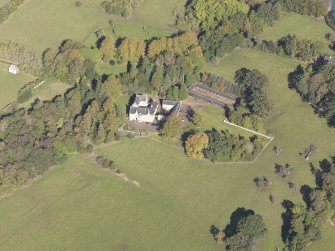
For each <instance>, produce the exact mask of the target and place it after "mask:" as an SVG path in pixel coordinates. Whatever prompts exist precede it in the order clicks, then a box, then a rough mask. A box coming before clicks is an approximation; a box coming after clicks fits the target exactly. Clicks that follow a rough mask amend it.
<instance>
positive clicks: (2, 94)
mask: <svg viewBox="0 0 335 251" xmlns="http://www.w3.org/2000/svg"><path fill="white" fill-rule="evenodd" d="M34 79H35V78H34V77H33V76H30V75H28V74H25V73H22V72H21V73H20V74H18V75H13V74H10V73H9V72H8V65H6V64H0V109H2V108H4V107H5V106H6V105H8V104H9V103H11V102H13V101H16V98H17V92H18V90H20V89H21V88H22V87H23V86H24V85H25V84H28V83H29V82H30V81H33V80H34Z"/></svg>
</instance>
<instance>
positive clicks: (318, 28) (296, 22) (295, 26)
mask: <svg viewBox="0 0 335 251" xmlns="http://www.w3.org/2000/svg"><path fill="white" fill-rule="evenodd" d="M327 33H332V34H334V31H333V30H332V29H331V28H330V27H329V26H328V25H327V24H326V23H325V21H324V20H316V19H315V18H314V17H310V16H302V15H299V14H293V13H292V14H286V13H285V14H284V16H283V17H281V19H280V20H279V21H277V22H276V23H275V25H274V26H272V27H268V28H266V30H265V31H264V32H263V33H262V34H261V35H260V38H262V39H267V40H274V41H276V40H278V39H279V38H282V37H283V36H286V35H288V34H292V35H294V34H295V35H296V36H298V37H299V38H304V39H310V40H312V41H321V42H323V44H324V48H323V52H324V53H330V54H334V51H332V50H330V49H329V47H328V45H329V44H330V42H329V41H327V40H326V39H325V35H326V34H327Z"/></svg>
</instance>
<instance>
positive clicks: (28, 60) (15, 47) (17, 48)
mask: <svg viewBox="0 0 335 251" xmlns="http://www.w3.org/2000/svg"><path fill="white" fill-rule="evenodd" d="M0 55H1V56H0V60H4V61H6V62H11V63H15V64H18V66H19V68H20V70H21V71H25V72H28V73H32V74H34V75H37V76H40V75H43V63H42V61H41V59H40V58H39V57H38V56H37V55H36V54H35V52H33V51H30V50H27V49H26V48H25V47H24V46H21V45H19V44H17V43H14V42H12V41H9V42H8V43H0Z"/></svg>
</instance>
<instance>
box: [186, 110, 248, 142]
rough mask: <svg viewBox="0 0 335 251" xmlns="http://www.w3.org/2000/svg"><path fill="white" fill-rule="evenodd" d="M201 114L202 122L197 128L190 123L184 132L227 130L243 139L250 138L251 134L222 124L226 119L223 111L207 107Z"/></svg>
mask: <svg viewBox="0 0 335 251" xmlns="http://www.w3.org/2000/svg"><path fill="white" fill-rule="evenodd" d="M200 113H201V114H202V121H201V124H200V126H199V127H195V126H194V125H193V124H192V123H189V124H188V125H187V126H186V128H185V130H186V131H190V130H192V129H195V130H199V131H210V130H212V129H213V128H215V129H217V130H224V131H225V130H229V131H230V132H231V133H232V134H235V135H241V136H244V137H252V136H254V134H253V133H250V132H248V131H245V130H242V129H239V128H236V127H234V126H231V125H228V124H226V123H224V120H225V119H226V116H225V110H224V109H222V108H221V107H219V106H216V105H212V104H210V105H208V106H206V107H204V108H202V109H201V110H200Z"/></svg>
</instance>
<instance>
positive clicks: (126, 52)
mask: <svg viewBox="0 0 335 251" xmlns="http://www.w3.org/2000/svg"><path fill="white" fill-rule="evenodd" d="M145 48H146V43H145V42H144V41H142V40H137V39H131V38H127V37H126V38H124V39H123V40H122V42H121V44H120V45H119V47H118V48H117V51H118V55H119V59H120V61H121V62H128V61H138V59H139V58H141V57H143V56H144V55H145Z"/></svg>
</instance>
